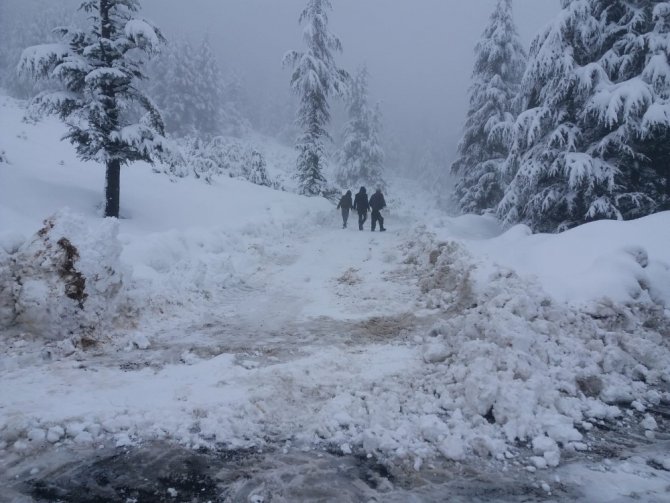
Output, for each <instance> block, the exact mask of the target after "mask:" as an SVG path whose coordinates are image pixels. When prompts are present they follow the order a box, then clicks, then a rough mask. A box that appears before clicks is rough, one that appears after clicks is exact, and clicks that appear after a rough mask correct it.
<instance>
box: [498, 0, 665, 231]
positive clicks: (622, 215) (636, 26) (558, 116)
mask: <svg viewBox="0 0 670 503" xmlns="http://www.w3.org/2000/svg"><path fill="white" fill-rule="evenodd" d="M667 4H668V2H658V1H653V0H644V1H642V0H641V1H636V2H630V1H626V0H563V2H562V7H563V10H562V12H561V13H560V15H559V16H558V17H557V19H556V21H555V22H554V23H553V24H552V25H550V26H549V27H548V28H547V29H546V30H545V31H544V32H543V33H542V34H540V35H539V36H538V37H537V38H536V40H535V41H534V43H533V46H532V49H531V59H530V62H529V65H528V69H527V71H526V74H525V75H524V79H523V83H522V88H523V93H524V96H525V99H526V100H527V102H526V105H527V106H526V110H525V111H523V112H522V113H521V114H520V115H519V118H518V120H517V122H516V125H515V128H514V134H513V138H512V143H511V144H512V147H511V150H510V155H509V156H508V159H507V161H506V164H505V167H506V172H507V173H508V174H509V176H510V177H511V183H510V185H509V187H508V189H507V191H506V193H505V196H504V198H503V200H502V201H501V203H500V205H499V206H498V214H499V216H500V217H501V218H502V219H504V220H505V221H506V222H507V223H510V224H511V223H518V222H522V223H526V224H528V225H530V226H531V227H532V228H533V229H535V230H539V231H556V230H559V231H560V230H563V229H566V228H569V227H572V226H575V225H579V224H581V223H584V222H587V221H591V220H598V219H604V218H607V219H630V218H635V217H639V216H642V215H645V214H649V213H651V212H653V211H656V210H658V209H659V208H662V207H664V205H667V201H668V196H667V192H666V189H665V187H666V186H667V181H666V180H667V165H668V159H669V156H668V154H669V152H668V150H669V149H668V147H667V145H668V142H667V140H668V130H669V128H670V119H669V118H670V108H669V107H668V94H669V93H668V82H669V80H670V79H669V77H670V71H669V66H668V55H669V53H668V42H667V41H668V34H667V32H664V29H665V28H664V25H665V21H664V18H666V19H667V11H666V8H667ZM664 5H665V7H664ZM664 13H665V15H664Z"/></svg>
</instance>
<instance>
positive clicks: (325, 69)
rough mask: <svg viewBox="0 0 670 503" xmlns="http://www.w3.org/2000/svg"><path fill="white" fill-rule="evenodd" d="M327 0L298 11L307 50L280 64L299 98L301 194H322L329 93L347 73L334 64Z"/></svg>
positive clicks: (336, 45) (313, 0) (335, 42)
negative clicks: (290, 69) (289, 70)
mask: <svg viewBox="0 0 670 503" xmlns="http://www.w3.org/2000/svg"><path fill="white" fill-rule="evenodd" d="M328 10H332V5H331V3H330V0H309V1H308V3H307V6H306V7H305V9H304V10H303V11H302V13H301V14H300V19H299V20H300V23H304V24H305V29H304V31H303V36H304V40H305V44H306V46H307V50H306V51H305V52H297V51H290V52H288V53H287V54H286V55H285V56H284V65H290V66H291V67H293V74H292V76H291V89H292V91H293V92H294V93H295V94H296V95H297V96H298V97H299V99H300V106H299V109H298V118H297V121H296V122H297V123H298V125H299V126H300V127H301V128H302V130H303V131H302V134H301V135H300V137H299V138H298V140H297V142H296V148H297V150H298V161H297V171H298V174H297V176H298V179H299V182H300V190H301V192H302V193H303V194H307V195H318V194H323V193H324V189H325V184H326V179H325V178H324V176H323V170H324V169H325V167H326V162H327V160H326V151H325V145H324V140H326V139H330V136H329V134H328V132H327V131H326V125H327V124H328V122H329V120H330V108H329V105H328V98H329V96H330V95H331V94H332V93H333V92H335V93H339V94H342V93H343V92H345V90H346V88H347V84H348V81H349V76H348V74H347V73H346V72H345V71H344V70H341V69H339V68H338V67H337V66H336V65H335V60H334V58H333V52H341V51H342V44H341V43H340V40H339V39H338V38H337V37H335V36H334V35H333V34H332V33H330V31H328Z"/></svg>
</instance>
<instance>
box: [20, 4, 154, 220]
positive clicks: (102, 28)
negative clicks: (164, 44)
mask: <svg viewBox="0 0 670 503" xmlns="http://www.w3.org/2000/svg"><path fill="white" fill-rule="evenodd" d="M139 7H140V6H139V2H138V0H87V1H85V2H83V3H82V4H81V7H80V9H82V10H84V11H85V12H86V13H88V14H89V22H90V24H89V26H88V27H87V28H86V29H81V30H80V29H73V28H61V29H59V33H60V35H61V43H57V44H48V45H40V46H33V47H30V48H28V49H26V50H25V51H24V52H23V55H22V57H21V63H20V70H21V71H22V72H26V73H28V74H30V75H33V76H34V77H36V78H44V77H47V76H50V75H51V76H55V77H56V78H58V79H59V80H60V81H62V83H63V84H64V86H65V88H66V91H65V92H45V93H42V94H41V95H39V96H38V97H37V98H36V101H37V103H38V104H40V105H41V106H42V107H44V109H45V110H46V111H49V112H53V113H56V114H58V115H59V116H60V117H61V119H63V120H64V121H66V123H67V126H68V129H69V131H68V133H67V135H66V136H65V138H67V139H69V140H70V142H71V143H73V144H74V145H75V148H76V150H77V154H78V155H79V157H80V158H81V159H83V160H94V161H97V162H100V163H103V164H105V166H106V177H105V180H106V187H105V216H106V217H116V218H118V216H119V198H120V178H121V166H123V165H125V164H128V163H130V162H133V161H138V160H144V161H148V162H151V161H152V158H153V156H154V154H155V153H156V152H157V151H160V150H161V149H162V148H163V147H164V144H163V140H164V138H163V121H162V119H161V116H160V114H159V112H158V110H157V109H156V108H155V107H154V105H153V104H152V103H151V101H150V100H149V99H148V98H147V97H146V96H145V95H144V94H143V93H141V92H140V91H139V90H138V87H137V86H136V85H134V84H135V83H136V81H137V80H138V79H141V78H143V74H142V64H143V60H142V59H141V58H140V57H138V55H139V54H142V53H144V54H146V53H150V52H152V51H154V50H156V49H157V48H158V46H159V44H160V43H161V41H162V36H161V34H160V32H159V31H158V29H157V28H155V27H154V26H152V25H151V24H149V23H148V22H147V21H144V20H141V19H137V18H135V17H134V14H135V13H136V12H137V11H138V10H139ZM135 104H137V105H140V106H141V107H143V108H144V109H145V111H146V115H145V116H144V117H143V118H142V120H140V121H139V123H138V122H134V121H132V120H131V119H132V116H131V115H130V114H129V113H128V110H129V109H130V108H131V107H132V105H135Z"/></svg>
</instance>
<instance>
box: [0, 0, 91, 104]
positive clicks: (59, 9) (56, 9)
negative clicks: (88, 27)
mask: <svg viewBox="0 0 670 503" xmlns="http://www.w3.org/2000/svg"><path fill="white" fill-rule="evenodd" d="M79 21H80V19H79V17H78V16H75V17H73V16H72V12H69V11H68V9H67V8H66V7H65V6H64V5H62V4H61V2H53V1H49V0H33V1H32V2H22V3H19V1H18V0H14V1H13V2H11V1H7V0H3V1H0V87H4V88H5V89H6V90H7V91H8V92H9V93H10V94H11V95H12V96H15V97H17V98H21V99H29V98H32V97H34V96H35V95H37V94H38V93H39V92H41V91H43V90H46V89H58V88H59V83H58V82H56V81H54V80H53V79H42V80H40V81H39V82H37V81H34V80H33V79H27V78H21V76H20V75H18V74H17V72H16V66H17V65H18V63H19V60H20V59H21V53H22V52H23V50H24V49H25V48H26V47H29V46H31V45H34V44H40V43H45V42H56V41H57V40H58V37H57V35H56V34H54V33H53V27H54V26H59V25H64V24H75V23H77V22H79Z"/></svg>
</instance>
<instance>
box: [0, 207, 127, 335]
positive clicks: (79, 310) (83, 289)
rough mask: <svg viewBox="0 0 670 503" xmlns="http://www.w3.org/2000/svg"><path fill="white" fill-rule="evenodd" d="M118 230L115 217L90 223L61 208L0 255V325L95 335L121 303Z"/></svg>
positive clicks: (39, 331)
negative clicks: (39, 226)
mask: <svg viewBox="0 0 670 503" xmlns="http://www.w3.org/2000/svg"><path fill="white" fill-rule="evenodd" d="M117 233H118V223H117V222H116V221H114V220H111V219H108V220H104V221H103V222H102V223H101V224H100V225H97V226H96V227H95V229H91V228H89V227H88V226H87V225H86V223H85V222H84V221H83V219H81V218H79V217H77V216H75V215H73V214H71V213H69V212H67V211H62V212H59V213H57V214H56V215H54V216H52V217H50V218H49V219H47V220H45V222H44V227H42V229H40V230H39V231H38V232H37V233H36V234H35V236H33V238H32V239H31V240H29V241H27V242H26V243H25V244H23V245H21V246H20V247H19V248H18V249H17V250H15V251H12V252H11V253H7V252H6V251H5V252H4V254H3V255H0V293H2V294H3V295H2V298H3V302H2V305H0V309H1V310H2V311H1V313H2V315H3V316H2V318H0V323H2V326H3V327H9V326H18V327H19V328H21V329H22V330H26V331H29V332H31V333H33V334H34V335H36V336H38V337H42V338H45V339H52V340H54V339H66V338H70V337H72V338H75V339H76V340H78V341H81V342H82V343H85V341H88V342H94V341H95V340H97V339H98V338H99V337H100V336H101V335H102V334H103V333H104V332H105V330H106V329H108V328H109V327H110V322H111V321H112V320H113V319H114V317H115V316H116V315H117V313H118V309H119V306H120V302H119V299H120V292H121V289H122V286H123V273H122V267H121V264H120V262H119V256H120V254H121V245H120V243H119V241H118V240H117Z"/></svg>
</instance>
